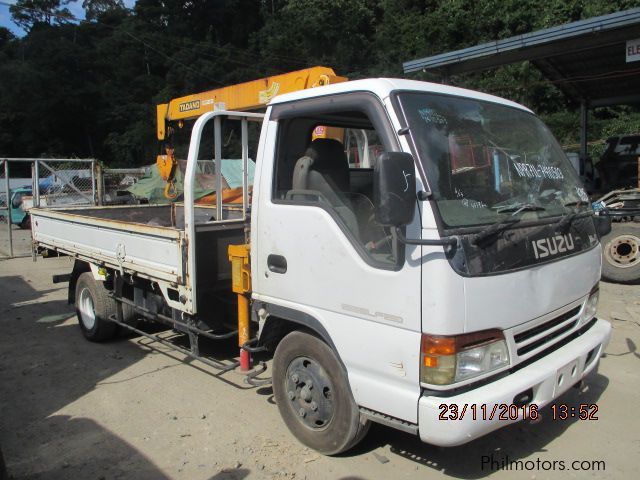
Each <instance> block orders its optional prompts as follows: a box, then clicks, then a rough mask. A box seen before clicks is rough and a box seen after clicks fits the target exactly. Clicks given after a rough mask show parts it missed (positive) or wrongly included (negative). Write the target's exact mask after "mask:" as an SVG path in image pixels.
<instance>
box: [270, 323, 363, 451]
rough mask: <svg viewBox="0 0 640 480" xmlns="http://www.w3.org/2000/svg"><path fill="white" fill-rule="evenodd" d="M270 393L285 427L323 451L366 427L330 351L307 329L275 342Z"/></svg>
mask: <svg viewBox="0 0 640 480" xmlns="http://www.w3.org/2000/svg"><path fill="white" fill-rule="evenodd" d="M273 393H274V396H275V400H276V403H277V405H278V410H279V411H280V415H281V416H282V418H283V420H284V422H285V424H286V425H287V427H288V428H289V430H290V431H291V433H293V435H294V436H295V437H296V438H297V439H298V440H299V441H300V442H302V443H303V444H304V445H306V446H308V447H310V448H313V449H314V450H317V451H318V452H320V453H323V454H325V455H336V454H338V453H341V452H344V451H346V450H348V449H350V448H351V447H353V446H355V445H356V444H357V443H358V442H359V441H360V440H361V439H362V438H363V437H364V436H365V434H366V433H367V431H368V429H369V425H370V423H369V421H368V420H364V419H361V418H360V411H359V409H358V406H357V405H356V403H355V400H354V399H353V395H352V394H351V389H350V388H349V383H348V381H347V377H346V374H345V372H344V369H343V367H342V365H341V364H340V362H339V360H338V358H337V357H336V354H335V353H334V352H333V350H331V348H329V346H328V345H327V344H326V343H324V342H323V341H322V340H320V339H318V338H317V337H314V336H313V335H310V334H308V333H304V332H292V333H290V334H288V335H287V336H286V337H284V339H282V341H281V342H280V343H279V344H278V347H277V348H276V351H275V355H274V358H273Z"/></svg>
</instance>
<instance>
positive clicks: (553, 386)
mask: <svg viewBox="0 0 640 480" xmlns="http://www.w3.org/2000/svg"><path fill="white" fill-rule="evenodd" d="M610 338H611V325H610V324H609V322H606V321H604V320H596V322H595V324H594V325H593V326H592V327H591V328H590V329H589V330H587V331H586V332H585V333H583V334H582V335H581V336H579V337H578V338H576V339H574V340H572V341H571V342H569V343H567V344H566V345H564V346H562V347H561V348H559V349H558V350H556V351H554V352H552V353H550V354H549V355H546V356H544V357H543V358H541V359H539V360H537V361H535V362H534V363H532V364H531V365H528V366H526V367H524V368H522V369H521V370H518V371H517V372H515V373H512V374H511V375H508V376H506V377H503V378H501V379H499V380H496V381H495V382H491V383H488V384H486V385H483V386H481V387H479V388H476V389H473V390H470V391H467V392H465V393H461V394H459V395H456V396H453V397H446V398H443V397H433V396H423V397H421V398H420V401H419V403H418V428H419V433H420V439H421V440H422V441H424V442H427V443H431V444H433V445H439V446H443V447H447V446H455V445H461V444H463V443H467V442H469V441H471V440H473V439H475V438H478V437H481V436H483V435H486V434H487V433H489V432H492V431H494V430H497V429H498V428H501V427H504V426H506V425H509V424H511V423H515V422H518V421H520V420H523V419H524V416H523V415H524V412H523V408H519V409H518V410H519V412H518V417H517V418H515V416H514V419H513V420H511V419H509V420H500V419H499V418H498V417H499V415H498V414H495V415H493V418H489V416H490V415H489V413H490V412H492V411H494V405H501V404H504V405H507V406H508V405H511V404H513V400H514V397H515V396H516V395H518V394H521V393H522V392H524V391H526V390H528V389H532V390H533V400H532V401H531V403H532V404H536V405H537V406H538V407H539V408H541V407H543V406H545V405H547V404H549V403H550V402H552V401H553V400H554V399H556V398H558V397H559V396H560V395H562V394H563V393H564V392H566V391H567V390H568V389H569V388H570V387H571V386H573V385H575V384H576V383H578V382H579V381H580V380H582V379H583V378H584V377H585V376H586V375H588V374H589V373H590V372H591V371H592V370H593V369H594V368H595V367H596V365H597V363H598V360H599V358H600V355H601V354H602V351H603V350H604V348H605V347H606V346H607V344H608V343H609V339H610ZM590 352H591V355H589V353H590ZM587 360H588V361H587ZM441 405H447V406H451V405H456V406H457V408H458V418H457V419H456V420H441V419H440V418H439V416H440V413H441V412H443V411H445V407H441ZM465 405H466V406H467V407H466V412H465V415H464V417H462V418H460V415H459V413H460V412H461V411H462V410H463V408H464V406H465ZM472 405H475V410H476V413H477V414H476V419H475V420H474V419H473V415H472V410H471V409H472ZM446 411H447V412H450V411H451V410H450V409H449V408H447V410H446ZM484 412H487V413H486V414H484Z"/></svg>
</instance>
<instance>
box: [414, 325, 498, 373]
mask: <svg viewBox="0 0 640 480" xmlns="http://www.w3.org/2000/svg"><path fill="white" fill-rule="evenodd" d="M508 365H509V350H508V348H507V343H506V341H505V339H504V334H503V333H502V332H501V331H500V330H486V331H483V332H476V333H471V334H465V335H456V336H452V337H443V336H435V335H422V345H421V363H420V381H421V382H423V383H429V384H432V385H449V384H452V383H456V382H460V381H462V380H468V379H470V378H473V377H477V376H479V375H483V374H485V373H488V372H492V371H494V370H498V369H500V368H503V367H506V366H508Z"/></svg>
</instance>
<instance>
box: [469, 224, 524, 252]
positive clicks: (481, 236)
mask: <svg viewBox="0 0 640 480" xmlns="http://www.w3.org/2000/svg"><path fill="white" fill-rule="evenodd" d="M519 221H520V219H519V218H507V219H505V220H499V221H497V222H496V223H494V224H493V225H491V226H489V228H487V229H486V230H483V231H482V232H480V233H476V234H475V235H474V236H473V238H472V239H471V243H473V244H475V245H479V244H480V243H482V241H483V240H485V239H487V238H489V237H491V236H493V235H495V234H497V233H500V232H502V231H503V230H506V229H507V228H509V227H510V226H511V225H514V224H516V223H518V222H519Z"/></svg>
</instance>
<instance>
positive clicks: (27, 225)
mask: <svg viewBox="0 0 640 480" xmlns="http://www.w3.org/2000/svg"><path fill="white" fill-rule="evenodd" d="M20 228H21V229H23V230H31V215H26V216H25V217H24V218H23V219H22V221H21V222H20Z"/></svg>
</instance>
